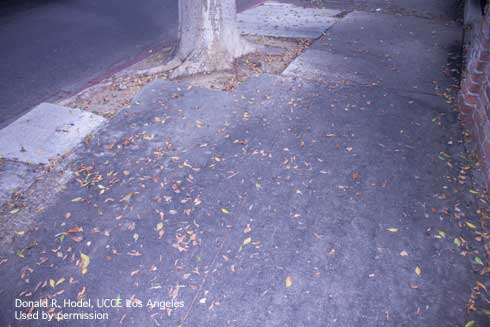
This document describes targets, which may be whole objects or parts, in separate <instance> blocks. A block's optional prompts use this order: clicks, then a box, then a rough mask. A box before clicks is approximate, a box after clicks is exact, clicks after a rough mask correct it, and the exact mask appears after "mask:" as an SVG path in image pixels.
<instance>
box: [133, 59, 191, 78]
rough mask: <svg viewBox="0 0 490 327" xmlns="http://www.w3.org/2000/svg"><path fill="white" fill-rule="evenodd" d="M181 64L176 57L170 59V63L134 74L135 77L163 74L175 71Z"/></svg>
mask: <svg viewBox="0 0 490 327" xmlns="http://www.w3.org/2000/svg"><path fill="white" fill-rule="evenodd" d="M181 64H182V60H180V59H179V58H177V57H174V58H172V59H171V60H170V61H168V62H167V63H165V64H163V65H159V66H155V67H152V68H148V69H142V70H138V71H137V72H136V75H146V76H149V75H155V74H160V73H165V72H168V71H171V70H172V69H175V68H176V67H178V66H180V65H181Z"/></svg>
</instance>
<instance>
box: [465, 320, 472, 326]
mask: <svg viewBox="0 0 490 327" xmlns="http://www.w3.org/2000/svg"><path fill="white" fill-rule="evenodd" d="M474 325H475V321H474V320H470V321H468V322H467V323H466V325H464V327H472V326H474Z"/></svg>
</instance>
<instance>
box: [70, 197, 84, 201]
mask: <svg viewBox="0 0 490 327" xmlns="http://www.w3.org/2000/svg"><path fill="white" fill-rule="evenodd" d="M80 201H82V198H81V197H79V196H78V197H76V198H73V199H71V202H80Z"/></svg>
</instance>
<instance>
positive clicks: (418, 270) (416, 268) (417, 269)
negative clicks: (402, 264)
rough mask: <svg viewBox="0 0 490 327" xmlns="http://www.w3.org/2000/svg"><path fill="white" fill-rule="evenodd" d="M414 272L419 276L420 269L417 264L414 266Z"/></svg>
mask: <svg viewBox="0 0 490 327" xmlns="http://www.w3.org/2000/svg"><path fill="white" fill-rule="evenodd" d="M415 273H416V274H417V276H420V274H421V273H422V269H420V267H419V266H417V267H415Z"/></svg>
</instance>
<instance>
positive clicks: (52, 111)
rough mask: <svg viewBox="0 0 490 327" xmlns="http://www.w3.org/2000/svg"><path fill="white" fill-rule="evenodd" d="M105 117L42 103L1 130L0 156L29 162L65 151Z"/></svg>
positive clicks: (45, 161) (44, 159) (47, 160)
mask: <svg viewBox="0 0 490 327" xmlns="http://www.w3.org/2000/svg"><path fill="white" fill-rule="evenodd" d="M104 120H105V119H104V118H102V117H100V116H97V115H94V114H91V113H89V112H86V111H82V110H79V109H72V108H65V107H62V106H58V105H54V104H50V103H41V104H40V105H38V106H37V107H35V108H34V109H32V110H31V111H30V112H28V113H27V114H25V115H24V116H22V117H20V118H19V119H17V120H16V121H15V122H13V123H12V124H10V125H9V126H7V127H5V128H4V129H2V130H0V156H1V157H2V158H4V159H10V160H17V161H22V162H27V163H32V164H39V163H43V164H44V163H48V162H49V159H53V158H56V156H58V155H61V154H64V153H65V152H67V151H69V150H70V149H71V148H73V147H74V146H75V145H77V144H78V143H80V142H81V141H82V140H83V138H84V137H85V136H86V135H88V134H89V133H90V132H91V131H92V130H94V129H95V128H96V127H98V126H99V125H100V124H101V123H102V122H103V121H104Z"/></svg>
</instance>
